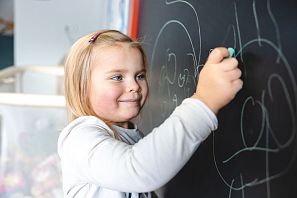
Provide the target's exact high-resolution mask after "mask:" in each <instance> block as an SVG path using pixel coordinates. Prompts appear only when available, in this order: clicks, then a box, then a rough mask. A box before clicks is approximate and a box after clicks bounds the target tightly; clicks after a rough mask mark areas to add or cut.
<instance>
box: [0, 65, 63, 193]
mask: <svg viewBox="0 0 297 198" xmlns="http://www.w3.org/2000/svg"><path fill="white" fill-rule="evenodd" d="M62 78H63V68H62V67H61V66H18V67H14V66H12V67H8V68H6V69H4V70H1V71H0V197H1V198H31V197H34V198H35V197H36V198H37V197H38V198H56V197H57V198H61V197H63V194H62V181H61V168H60V160H59V157H58V155H57V138H58V135H59V133H60V131H61V129H62V128H63V127H64V126H65V125H66V122H67V118H66V109H65V101H64V96H63V95H62V94H63V90H62V85H61V83H62Z"/></svg>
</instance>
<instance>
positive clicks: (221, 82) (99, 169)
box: [58, 30, 242, 198]
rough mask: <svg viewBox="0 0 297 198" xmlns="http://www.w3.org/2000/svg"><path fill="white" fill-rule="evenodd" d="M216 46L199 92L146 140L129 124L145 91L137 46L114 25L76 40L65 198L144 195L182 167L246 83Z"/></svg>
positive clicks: (69, 86) (70, 70) (61, 148)
mask: <svg viewBox="0 0 297 198" xmlns="http://www.w3.org/2000/svg"><path fill="white" fill-rule="evenodd" d="M228 56H229V55H228V50H227V49H226V48H216V49H214V50H213V51H212V52H211V53H210V55H209V57H208V61H207V63H206V64H205V66H204V68H203V69H202V71H201V72H200V76H199V82H198V86H197V89H196V93H195V94H194V95H193V96H192V97H191V98H188V99H185V100H184V101H183V102H182V104H181V105H180V106H178V107H177V108H176V109H175V110H174V112H173V113H172V114H171V116H170V117H169V118H168V119H167V120H165V122H164V123H163V124H161V125H160V126H159V127H157V128H155V129H154V130H153V131H152V132H151V133H149V134H148V135H147V136H146V137H143V135H142V133H141V132H140V130H139V129H138V128H137V126H136V125H135V124H133V123H132V122H131V120H132V119H133V118H135V117H136V116H137V115H138V114H139V112H140V110H141V109H142V107H143V105H144V103H145V100H146V98H147V95H148V84H147V79H146V73H147V70H148V69H149V68H148V67H147V62H146V57H145V54H144V51H143V49H142V47H141V46H140V44H139V43H138V42H136V41H133V40H132V39H131V38H129V37H128V36H126V35H124V34H122V33H121V32H118V31H115V30H105V31H101V32H96V33H93V34H90V35H87V36H84V37H82V38H81V39H79V40H78V41H77V42H76V43H75V44H74V45H73V46H72V48H71V50H70V52H69V55H68V57H67V59H66V63H65V95H66V101H67V108H68V111H69V116H70V121H71V122H70V124H69V125H68V126H67V127H66V128H65V129H64V130H63V131H62V133H61V134H60V137H59V141H58V152H59V155H60V157H61V161H62V172H63V190H64V194H65V197H69V198H70V197H71V198H72V197H76V198H78V197H81V198H95V197H96V198H128V197H129V198H145V197H151V193H145V192H151V191H154V190H156V189H158V188H160V187H162V186H163V185H164V184H166V183H167V182H168V181H169V180H170V179H172V178H173V177H174V176H175V175H176V174H177V173H178V171H179V170H180V169H181V168H182V167H183V166H184V165H185V163H186V162H187V161H188V160H189V158H190V157H191V155H192V154H193V153H194V152H195V150H196V149H197V147H198V146H199V144H200V143H201V142H202V141H204V140H205V139H206V138H207V136H208V135H209V134H210V133H211V131H213V130H215V129H216V128H217V119H216V113H217V112H218V111H219V110H220V109H221V108H222V107H223V106H225V105H226V104H227V103H229V102H230V101H231V100H232V99H233V98H234V96H235V95H236V93H237V92H238V91H239V90H240V89H241V87H242V81H241V80H240V79H239V78H240V76H241V72H240V70H239V69H238V68H237V65H238V62H237V61H236V59H235V58H229V57H228Z"/></svg>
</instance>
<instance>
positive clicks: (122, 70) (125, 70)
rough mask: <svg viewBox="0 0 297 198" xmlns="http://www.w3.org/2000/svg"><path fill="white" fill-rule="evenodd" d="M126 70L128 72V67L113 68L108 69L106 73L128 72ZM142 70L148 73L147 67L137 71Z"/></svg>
mask: <svg viewBox="0 0 297 198" xmlns="http://www.w3.org/2000/svg"><path fill="white" fill-rule="evenodd" d="M126 72H128V69H112V70H109V71H107V72H106V73H107V74H110V73H126ZM141 72H145V73H146V69H145V68H143V69H141V70H139V71H137V72H136V73H141Z"/></svg>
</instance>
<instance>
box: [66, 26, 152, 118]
mask: <svg viewBox="0 0 297 198" xmlns="http://www.w3.org/2000/svg"><path fill="white" fill-rule="evenodd" d="M116 42H124V43H129V44H131V46H132V47H135V48H137V49H139V51H140V52H141V55H142V58H143V64H144V66H145V67H147V66H146V65H147V61H146V56H145V54H144V50H143V48H142V46H141V45H140V43H139V42H137V41H135V40H133V39H131V38H130V37H129V36H127V35H125V34H123V33H121V32H119V31H117V30H103V31H100V32H94V33H91V34H88V35H86V36H84V37H82V38H80V39H79V40H77V41H76V42H75V43H74V44H73V46H72V47H71V49H70V51H69V53H68V56H67V58H66V61H65V81H64V86H65V87H64V88H65V98H66V105H67V111H68V117H69V121H72V120H74V119H76V118H78V117H80V116H96V117H99V116H98V115H96V113H95V112H94V110H93V109H92V107H91V104H90V100H89V87H90V79H91V55H92V51H93V48H94V47H95V46H101V45H104V46H106V45H107V46H112V45H114V44H116ZM103 121H105V120H103ZM105 122H107V121H105Z"/></svg>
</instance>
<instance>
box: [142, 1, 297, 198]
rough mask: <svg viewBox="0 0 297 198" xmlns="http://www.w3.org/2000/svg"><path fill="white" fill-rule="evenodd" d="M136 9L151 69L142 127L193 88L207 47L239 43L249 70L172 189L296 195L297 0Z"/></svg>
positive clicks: (202, 197)
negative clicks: (209, 134) (215, 124)
mask: <svg viewBox="0 0 297 198" xmlns="http://www.w3.org/2000/svg"><path fill="white" fill-rule="evenodd" d="M139 12H140V14H139V17H140V18H139V35H138V37H139V38H140V39H141V40H142V41H143V45H144V48H145V51H146V53H147V56H148V62H149V71H150V72H149V78H150V93H149V94H150V97H149V100H148V102H147V104H146V107H145V109H144V112H143V115H142V117H141V121H140V127H142V128H144V129H145V132H149V131H150V130H151V129H152V128H153V127H155V126H158V125H159V124H160V123H161V122H162V121H163V120H164V119H166V118H167V117H168V116H169V115H170V113H171V112H172V111H173V109H174V108H175V107H176V106H177V105H179V104H180V103H181V102H182V100H183V99H184V98H186V97H189V96H191V95H192V94H193V93H194V91H195V87H196V84H197V76H198V74H199V72H200V70H201V68H202V67H203V64H204V63H205V61H206V59H207V56H208V54H209V51H210V49H212V48H214V47H217V46H224V47H233V48H235V49H236V58H237V59H238V60H239V62H240V68H241V70H242V73H243V75H242V79H243V81H244V87H243V89H242V90H241V91H240V92H239V93H238V95H237V96H236V98H235V99H234V100H233V101H232V102H231V103H230V104H229V105H227V106H226V107H225V108H224V109H222V110H221V111H220V113H219V114H218V120H219V128H218V130H217V131H215V132H214V133H212V135H211V136H209V138H208V139H207V140H206V141H205V142H204V143H203V144H202V145H201V146H200V147H199V148H198V150H197V152H196V153H195V154H194V155H193V157H192V158H191V159H190V161H189V162H188V163H187V164H186V166H185V167H184V168H183V169H182V170H181V171H180V172H179V173H178V175H177V176H176V177H175V178H173V179H172V180H171V181H170V182H169V183H168V184H167V185H166V190H165V197H166V198H181V197H183V198H184V197H186V198H192V197H195V198H196V197H199V198H218V197H220V198H296V197H297V160H296V156H297V136H296V130H297V128H296V127H297V119H296V116H297V85H296V77H297V2H296V1H293V0H281V1H280V0H245V1H243V0H238V1H234V0H199V1H198V0H189V1H182V0H143V1H141V2H140V10H139ZM142 121H143V122H142Z"/></svg>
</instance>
